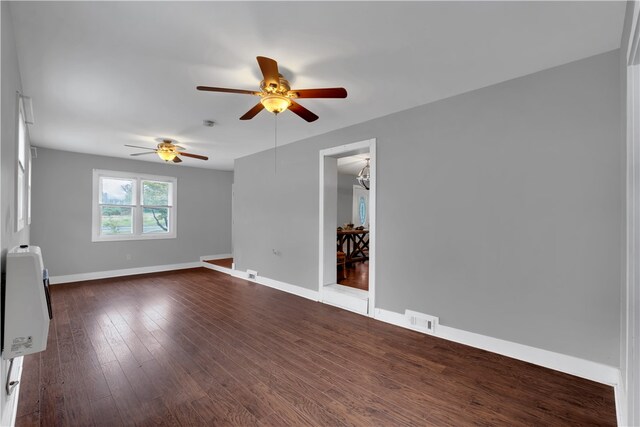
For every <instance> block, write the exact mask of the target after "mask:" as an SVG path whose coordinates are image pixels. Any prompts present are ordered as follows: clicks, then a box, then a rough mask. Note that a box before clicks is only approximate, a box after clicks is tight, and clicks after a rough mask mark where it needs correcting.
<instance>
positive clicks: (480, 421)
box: [17, 269, 615, 426]
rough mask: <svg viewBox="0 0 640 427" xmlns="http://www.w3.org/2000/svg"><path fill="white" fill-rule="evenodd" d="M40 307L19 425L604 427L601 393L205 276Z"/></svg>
mask: <svg viewBox="0 0 640 427" xmlns="http://www.w3.org/2000/svg"><path fill="white" fill-rule="evenodd" d="M52 299H53V309H54V321H53V322H52V323H51V329H50V334H49V342H48V346H47V350H46V351H45V352H42V353H37V354H34V355H30V356H27V357H25V361H24V374H23V377H22V381H21V391H20V399H19V405H18V419H17V425H18V426H34V425H42V426H91V425H96V426H121V425H167V426H169V425H171V426H173V425H183V426H192V425H203V426H204V425H221V426H230V425H236V426H254V425H259V426H288V425H291V426H318V425H328V426H343V425H344V426H371V425H376V426H466V425H505V426H520V425H522V426H524V425H528V426H531V425H599V426H607V425H610V426H612V425H615V409H614V400H613V389H612V388H611V387H607V386H604V385H601V384H597V383H593V382H590V381H587V380H583V379H580V378H576V377H572V376H569V375H565V374H562V373H558V372H555V371H551V370H548V369H544V368H541V367H538V366H534V365H531V364H527V363H524V362H519V361H516V360H513V359H509V358H506V357H502V356H499V355H495V354H492V353H488V352H485V351H481V350H477V349H473V348H470V347H466V346H463V345H459V344H455V343H451V342H448V341H444V340H441V339H438V338H435V337H431V336H427V335H423V334H420V333H417V332H413V331H409V330H405V329H401V328H398V327H395V326H392V325H388V324H385V323H382V322H378V321H375V320H372V319H370V318H368V317H364V316H359V315H356V314H353V313H350V312H347V311H344V310H340V309H337V308H334V307H331V306H328V305H323V304H320V303H315V302H312V301H309V300H306V299H302V298H299V297H296V296H293V295H290V294H286V293H283V292H279V291H276V290H273V289H270V288H267V287H263V286H260V285H257V284H255V283H251V282H247V281H244V280H240V279H237V278H233V277H231V276H228V275H225V274H222V273H218V272H215V271H211V270H208V269H193V270H181V271H179V272H170V273H159V274H154V275H145V276H136V277H133V276H132V277H126V278H116V279H106V280H100V281H92V282H84V283H76V284H67V285H56V286H52Z"/></svg>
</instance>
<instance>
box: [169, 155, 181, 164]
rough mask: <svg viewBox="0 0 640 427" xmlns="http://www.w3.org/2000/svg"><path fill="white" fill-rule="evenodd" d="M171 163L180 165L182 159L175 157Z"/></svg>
mask: <svg viewBox="0 0 640 427" xmlns="http://www.w3.org/2000/svg"><path fill="white" fill-rule="evenodd" d="M171 161H172V162H173V163H181V162H182V159H181V158H180V157H178V156H175V157H174V158H173V160H171Z"/></svg>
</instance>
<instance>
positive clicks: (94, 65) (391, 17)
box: [11, 1, 625, 169]
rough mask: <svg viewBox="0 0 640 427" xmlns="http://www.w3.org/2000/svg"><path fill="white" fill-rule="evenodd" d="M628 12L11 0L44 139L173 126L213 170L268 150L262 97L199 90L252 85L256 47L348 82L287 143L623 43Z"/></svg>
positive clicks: (296, 126)
mask: <svg viewBox="0 0 640 427" xmlns="http://www.w3.org/2000/svg"><path fill="white" fill-rule="evenodd" d="M624 10H625V3H624V2H622V1H620V2H403V3H398V2H299V3H295V2H277V3H276V2H247V3H245V2H189V3H182V2H130V3H128V2H12V3H11V13H12V16H13V20H14V31H15V33H16V43H17V48H18V56H19V65H20V71H21V75H22V84H23V91H24V93H25V94H26V95H29V96H31V97H32V98H33V106H34V113H35V114H34V115H35V120H36V123H35V125H33V126H31V127H30V135H31V139H32V142H33V144H34V145H36V146H40V147H51V148H57V149H62V150H69V151H78V152H85V153H95V154H103V155H108V156H117V157H128V155H129V154H130V153H132V152H135V150H133V149H129V148H126V147H124V146H123V144H134V145H136V144H137V145H145V146H146V145H148V146H154V145H155V144H156V142H155V141H154V140H155V138H158V137H170V138H174V139H176V140H178V141H180V143H181V145H184V146H185V147H187V148H188V149H189V151H192V152H194V153H200V154H206V155H208V156H209V157H210V160H209V161H208V162H202V161H199V160H193V159H186V160H185V162H184V163H182V165H189V166H198V167H208V168H215V169H232V168H233V159H234V158H238V157H241V156H245V155H248V154H251V153H254V152H257V151H261V150H265V149H267V148H270V147H272V146H273V144H274V123H273V122H274V116H273V115H270V114H268V113H267V112H265V111H263V112H262V113H260V114H259V115H258V116H257V117H256V118H254V119H253V120H251V121H240V120H238V118H239V117H240V116H241V115H242V114H244V113H245V112H246V111H247V110H249V109H250V108H251V107H252V106H253V105H254V104H255V103H256V102H257V98H255V97H251V96H247V95H233V94H222V93H206V92H198V91H196V90H195V86H196V85H209V86H223V87H230V88H240V89H249V90H256V89H257V87H258V83H259V81H260V79H261V77H260V72H259V69H258V66H257V63H256V60H255V57H256V56H257V55H262V56H268V57H272V58H274V59H276V60H277V61H278V63H279V64H280V71H281V73H282V74H284V76H285V77H287V78H288V79H289V80H290V81H291V83H292V86H293V87H294V88H313V87H332V86H343V87H345V88H346V89H347V90H348V92H349V96H348V98H347V99H335V100H334V99H309V100H301V101H300V103H301V104H302V105H304V106H305V107H307V108H308V109H310V110H312V111H313V112H315V113H316V114H318V115H319V116H320V119H319V120H317V121H316V122H314V123H306V122H305V121H303V120H302V119H300V118H299V117H297V116H295V115H294V114H292V113H291V112H285V113H283V114H282V115H280V117H278V144H279V145H280V144H285V143H290V142H294V141H297V140H300V139H302V138H305V137H309V136H313V135H318V134H321V133H325V132H328V131H331V130H334V129H338V128H341V127H345V126H349V125H353V124H356V123H360V122H363V121H366V120H369V119H373V118H375V117H380V116H383V115H386V114H390V113H393V112H397V111H401V110H404V109H407V108H410V107H414V106H418V105H422V104H425V103H429V102H432V101H435V100H438V99H442V98H446V97H449V96H452V95H456V94H459V93H463V92H466V91H469V90H473V89H477V88H480V87H484V86H487V85H491V84H494V83H498V82H500V81H504V80H508V79H511V78H514V77H518V76H522V75H525V74H529V73H533V72H536V71H539V70H542V69H546V68H549V67H553V66H556V65H560V64H563V63H567V62H570V61H573V60H577V59H581V58H585V57H588V56H591V55H595V54H598V53H602V52H606V51H609V50H612V49H616V48H618V47H619V44H620V37H621V32H622V22H623V17H624ZM203 119H211V120H214V121H215V122H216V126H214V127H213V128H207V127H203V126H202V124H201V122H202V120H203ZM138 159H140V158H138ZM141 160H142V159H141ZM144 160H148V161H160V160H159V159H157V158H156V156H148V157H146V158H145V159H144Z"/></svg>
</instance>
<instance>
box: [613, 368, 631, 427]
mask: <svg viewBox="0 0 640 427" xmlns="http://www.w3.org/2000/svg"><path fill="white" fill-rule="evenodd" d="M613 390H614V393H615V398H616V416H617V419H618V426H626V425H629V423H628V421H627V417H628V416H629V415H628V412H627V411H628V407H627V388H626V386H625V382H624V378H623V377H622V371H619V376H618V384H616V385H615V386H614V389H613Z"/></svg>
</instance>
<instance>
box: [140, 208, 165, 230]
mask: <svg viewBox="0 0 640 427" xmlns="http://www.w3.org/2000/svg"><path fill="white" fill-rule="evenodd" d="M169 214H170V212H169V208H143V210H142V233H143V234H149V233H168V232H169Z"/></svg>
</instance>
